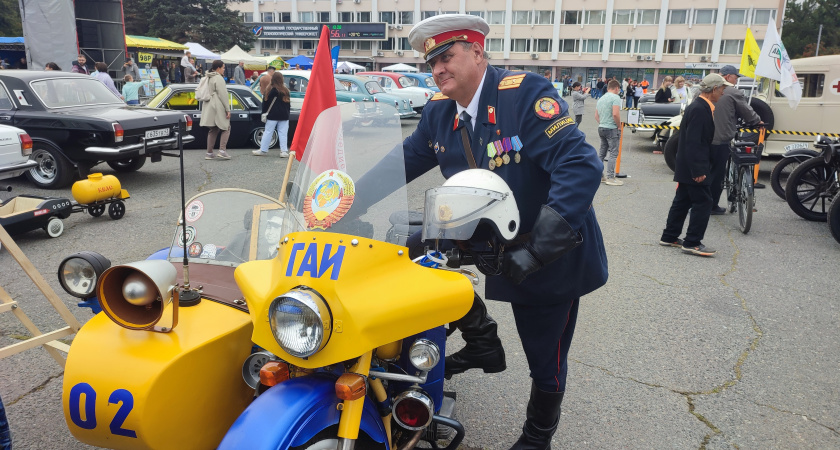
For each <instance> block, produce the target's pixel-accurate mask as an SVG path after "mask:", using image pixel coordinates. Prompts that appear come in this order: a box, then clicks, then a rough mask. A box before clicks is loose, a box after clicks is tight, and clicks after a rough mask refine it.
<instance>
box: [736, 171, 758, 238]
mask: <svg viewBox="0 0 840 450" xmlns="http://www.w3.org/2000/svg"><path fill="white" fill-rule="evenodd" d="M753 182H754V181H753V171H752V170H751V167H750V166H742V167H741V168H740V170H739V171H738V223H739V224H740V225H741V232H742V233H744V234H747V233H749V232H750V227H751V226H752V215H753V206H755V195H754V192H753Z"/></svg>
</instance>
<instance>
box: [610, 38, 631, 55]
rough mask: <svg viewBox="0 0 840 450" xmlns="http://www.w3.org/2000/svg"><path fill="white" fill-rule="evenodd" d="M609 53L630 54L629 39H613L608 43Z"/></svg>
mask: <svg viewBox="0 0 840 450" xmlns="http://www.w3.org/2000/svg"><path fill="white" fill-rule="evenodd" d="M610 53H630V39H613V40H612V41H610Z"/></svg>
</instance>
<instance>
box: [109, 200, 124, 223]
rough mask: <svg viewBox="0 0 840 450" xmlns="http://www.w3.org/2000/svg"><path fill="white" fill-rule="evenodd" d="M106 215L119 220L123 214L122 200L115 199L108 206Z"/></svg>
mask: <svg viewBox="0 0 840 450" xmlns="http://www.w3.org/2000/svg"><path fill="white" fill-rule="evenodd" d="M108 215H109V216H111V218H112V219H114V220H120V219H122V217H123V216H124V215H125V203H123V202H122V201H119V200H118V201H115V202H114V203H111V206H109V207H108Z"/></svg>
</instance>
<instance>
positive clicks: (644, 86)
mask: <svg viewBox="0 0 840 450" xmlns="http://www.w3.org/2000/svg"><path fill="white" fill-rule="evenodd" d="M639 86H641V87H642V93H643V94H647V91H648V88H649V87H650V83H649V82H648V80H647V79H645V78H642V81H640V82H639Z"/></svg>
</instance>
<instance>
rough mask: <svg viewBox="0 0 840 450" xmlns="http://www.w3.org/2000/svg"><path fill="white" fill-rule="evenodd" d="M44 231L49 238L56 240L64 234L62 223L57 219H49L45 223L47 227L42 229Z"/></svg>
mask: <svg viewBox="0 0 840 450" xmlns="http://www.w3.org/2000/svg"><path fill="white" fill-rule="evenodd" d="M44 231H46V232H47V234H48V235H49V236H50V237H51V238H57V237H59V236H61V233H64V222H63V221H62V220H61V219H59V218H58V217H51V218H50V221H49V222H47V226H45V227H44Z"/></svg>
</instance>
